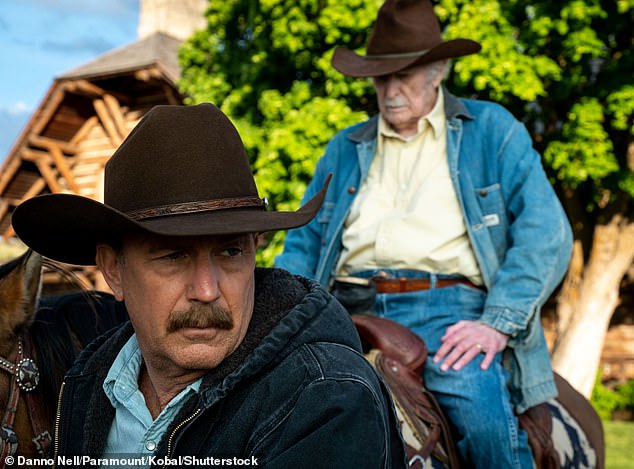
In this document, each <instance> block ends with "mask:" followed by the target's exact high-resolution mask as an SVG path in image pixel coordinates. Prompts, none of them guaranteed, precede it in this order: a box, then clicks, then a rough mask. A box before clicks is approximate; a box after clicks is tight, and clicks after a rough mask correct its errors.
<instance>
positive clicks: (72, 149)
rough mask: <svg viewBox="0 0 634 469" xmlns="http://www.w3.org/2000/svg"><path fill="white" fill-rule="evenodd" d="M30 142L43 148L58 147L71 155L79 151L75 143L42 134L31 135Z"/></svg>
mask: <svg viewBox="0 0 634 469" xmlns="http://www.w3.org/2000/svg"><path fill="white" fill-rule="evenodd" d="M29 144H30V145H32V146H34V147H43V148H51V147H58V148H60V149H61V150H62V151H63V152H64V153H70V154H71V155H74V154H75V153H77V151H78V148H77V145H75V144H73V143H68V142H64V141H62V140H56V139H53V138H48V137H42V136H40V135H31V137H29Z"/></svg>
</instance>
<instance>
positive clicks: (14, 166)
mask: <svg viewBox="0 0 634 469" xmlns="http://www.w3.org/2000/svg"><path fill="white" fill-rule="evenodd" d="M20 164H22V160H20V158H13V159H12V160H11V161H9V162H8V163H7V165H6V167H5V168H4V171H1V172H0V194H3V193H4V191H5V190H6V188H7V186H8V185H9V182H11V180H12V179H13V176H14V175H15V173H16V172H17V170H18V169H19V168H20Z"/></svg>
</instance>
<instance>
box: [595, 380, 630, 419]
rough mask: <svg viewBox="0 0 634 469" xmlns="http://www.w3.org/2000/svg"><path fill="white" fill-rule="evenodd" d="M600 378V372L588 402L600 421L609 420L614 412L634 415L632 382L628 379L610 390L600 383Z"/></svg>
mask: <svg viewBox="0 0 634 469" xmlns="http://www.w3.org/2000/svg"><path fill="white" fill-rule="evenodd" d="M600 376H601V371H599V373H598V376H597V380H596V382H595V384H594V389H593V390H592V396H591V398H590V402H591V403H592V405H593V406H594V408H595V409H596V411H597V413H598V414H599V416H600V417H601V419H603V420H611V419H612V415H613V414H614V412H616V411H627V412H631V413H634V380H632V379H630V380H628V381H627V382H626V383H624V384H620V385H617V386H615V387H614V389H611V388H609V387H607V386H605V385H604V384H603V383H602V382H601V379H600Z"/></svg>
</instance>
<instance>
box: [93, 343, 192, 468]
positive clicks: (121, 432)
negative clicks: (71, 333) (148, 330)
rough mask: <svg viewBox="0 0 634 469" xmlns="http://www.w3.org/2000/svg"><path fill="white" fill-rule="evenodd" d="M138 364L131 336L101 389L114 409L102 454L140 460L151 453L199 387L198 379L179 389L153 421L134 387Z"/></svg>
mask: <svg viewBox="0 0 634 469" xmlns="http://www.w3.org/2000/svg"><path fill="white" fill-rule="evenodd" d="M142 363H143V357H142V355H141V350H140V349H139V343H138V342H137V339H136V334H134V335H132V337H130V339H129V340H128V342H126V344H125V345H124V346H123V348H122V349H121V351H120V352H119V354H118V355H117V358H116V359H115V361H114V362H113V364H112V366H111V367H110V370H109V372H108V375H107V376H106V379H105V380H104V383H103V390H104V392H105V393H106V395H107V396H108V399H110V402H111V403H112V406H113V407H114V408H115V417H114V420H113V422H112V426H111V427H110V432H109V433H108V441H107V442H106V447H105V450H104V454H106V455H108V454H110V455H115V454H116V455H121V456H123V455H126V456H128V457H138V458H141V457H142V456H144V455H146V456H149V455H152V454H154V451H155V450H156V448H157V446H158V444H159V442H160V441H161V438H162V437H163V434H164V433H165V430H166V429H167V427H168V425H169V424H170V422H172V420H173V419H174V418H175V417H176V415H177V414H178V412H179V410H180V409H181V408H182V406H183V404H184V403H185V401H186V398H187V397H188V396H189V395H190V394H192V393H195V392H197V391H198V389H199V388H200V383H201V380H202V378H201V379H198V380H197V381H195V382H193V383H192V384H190V385H189V386H187V387H186V388H185V389H183V390H182V391H181V392H180V393H179V394H178V395H177V396H176V397H174V398H173V399H172V400H171V401H170V402H169V404H167V406H166V407H165V408H164V409H163V410H162V411H161V413H160V414H159V415H158V417H157V418H156V420H154V421H153V420H152V416H151V414H150V411H149V410H148V408H147V405H146V404H145V398H144V397H143V394H141V391H140V390H139V385H138V377H139V372H140V370H141V364H142ZM137 467H144V466H137ZM148 467H149V464H148Z"/></svg>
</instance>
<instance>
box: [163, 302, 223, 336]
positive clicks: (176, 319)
mask: <svg viewBox="0 0 634 469" xmlns="http://www.w3.org/2000/svg"><path fill="white" fill-rule="evenodd" d="M185 327H195V328H207V327H213V328H215V329H221V330H226V331H228V330H231V329H233V317H232V316H231V313H230V312H229V311H228V310H226V309H225V308H222V307H221V306H218V305H215V304H196V305H193V306H192V307H191V308H189V309H186V310H181V311H172V312H171V313H170V315H169V317H168V318H167V332H175V331H177V330H178V329H182V328H185Z"/></svg>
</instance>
